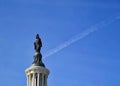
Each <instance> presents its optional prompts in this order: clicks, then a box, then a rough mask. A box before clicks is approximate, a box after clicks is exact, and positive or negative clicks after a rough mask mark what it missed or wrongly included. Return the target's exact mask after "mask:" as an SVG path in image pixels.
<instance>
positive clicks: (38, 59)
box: [32, 34, 45, 67]
mask: <svg viewBox="0 0 120 86" xmlns="http://www.w3.org/2000/svg"><path fill="white" fill-rule="evenodd" d="M41 47H42V41H41V39H40V37H39V34H37V35H36V40H35V42H34V49H35V54H34V61H33V63H32V65H34V66H42V67H45V65H44V63H43V62H42V54H41V52H40V50H41Z"/></svg>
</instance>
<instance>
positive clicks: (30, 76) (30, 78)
mask: <svg viewBox="0 0 120 86" xmlns="http://www.w3.org/2000/svg"><path fill="white" fill-rule="evenodd" d="M31 84H32V75H31V74H30V75H29V85H28V86H32V85H31Z"/></svg>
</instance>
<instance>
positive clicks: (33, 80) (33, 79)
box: [32, 73, 36, 86]
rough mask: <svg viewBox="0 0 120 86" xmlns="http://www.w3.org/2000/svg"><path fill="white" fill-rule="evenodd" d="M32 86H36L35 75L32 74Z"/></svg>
mask: <svg viewBox="0 0 120 86" xmlns="http://www.w3.org/2000/svg"><path fill="white" fill-rule="evenodd" d="M32 86H36V85H35V73H33V77H32Z"/></svg>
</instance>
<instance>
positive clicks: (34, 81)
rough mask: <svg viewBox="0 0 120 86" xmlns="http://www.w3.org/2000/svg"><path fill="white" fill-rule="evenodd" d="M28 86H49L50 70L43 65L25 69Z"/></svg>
mask: <svg viewBox="0 0 120 86" xmlns="http://www.w3.org/2000/svg"><path fill="white" fill-rule="evenodd" d="M25 73H26V76H27V86H47V77H48V75H49V70H48V69H47V68H44V67H41V66H31V67H29V68H28V69H26V70H25Z"/></svg>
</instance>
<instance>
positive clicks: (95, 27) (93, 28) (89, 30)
mask: <svg viewBox="0 0 120 86" xmlns="http://www.w3.org/2000/svg"><path fill="white" fill-rule="evenodd" d="M118 19H120V16H116V17H111V18H109V19H107V20H103V21H101V22H99V23H97V24H95V25H93V26H91V27H89V28H86V30H85V31H83V32H81V33H79V34H77V35H76V36H74V37H72V38H71V39H69V40H67V41H65V42H64V43H62V44H61V45H59V46H57V47H55V48H53V49H51V50H50V51H48V52H47V53H46V54H45V55H44V56H43V58H46V57H48V56H51V55H53V54H55V53H57V52H59V51H60V50H62V49H64V48H66V47H68V46H69V45H71V44H72V43H74V42H77V41H78V40H80V39H83V38H84V37H86V36H88V35H89V34H91V33H93V32H95V31H97V30H98V29H100V28H102V27H105V26H107V25H109V24H111V23H113V22H114V21H116V20H118Z"/></svg>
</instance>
